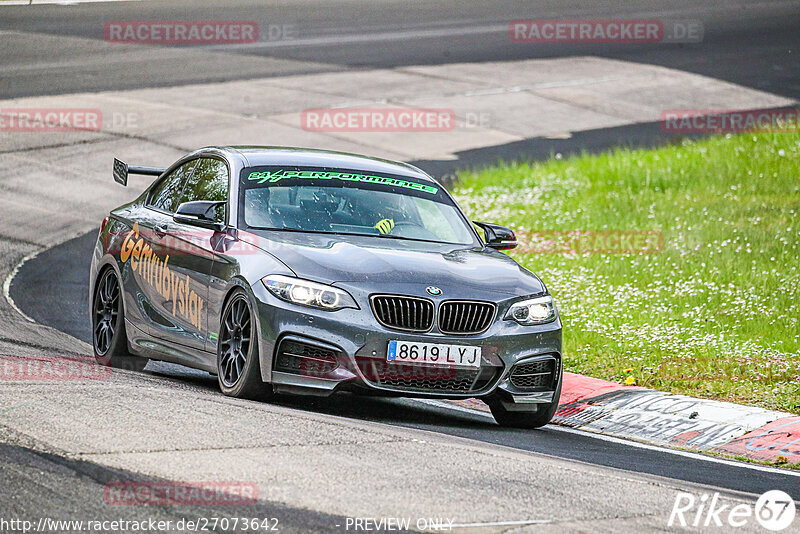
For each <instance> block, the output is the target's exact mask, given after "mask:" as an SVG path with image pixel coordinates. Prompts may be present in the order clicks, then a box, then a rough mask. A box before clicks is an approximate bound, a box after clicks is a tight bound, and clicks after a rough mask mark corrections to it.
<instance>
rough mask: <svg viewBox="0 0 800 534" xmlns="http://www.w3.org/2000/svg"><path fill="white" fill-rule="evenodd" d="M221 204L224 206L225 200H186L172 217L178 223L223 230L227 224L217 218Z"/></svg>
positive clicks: (217, 230) (218, 230) (216, 230)
mask: <svg viewBox="0 0 800 534" xmlns="http://www.w3.org/2000/svg"><path fill="white" fill-rule="evenodd" d="M220 206H223V207H224V206H225V202H213V201H210V200H195V201H193V202H184V203H183V204H181V205H180V206H178V211H176V212H175V215H173V216H172V219H173V220H174V221H175V222H177V223H181V224H189V225H191V226H199V227H200V228H208V229H209V230H214V231H215V232H221V231H222V230H223V229H224V228H225V224H223V223H222V222H220V221H218V220H217V218H216V213H217V210H218V209H219V208H220Z"/></svg>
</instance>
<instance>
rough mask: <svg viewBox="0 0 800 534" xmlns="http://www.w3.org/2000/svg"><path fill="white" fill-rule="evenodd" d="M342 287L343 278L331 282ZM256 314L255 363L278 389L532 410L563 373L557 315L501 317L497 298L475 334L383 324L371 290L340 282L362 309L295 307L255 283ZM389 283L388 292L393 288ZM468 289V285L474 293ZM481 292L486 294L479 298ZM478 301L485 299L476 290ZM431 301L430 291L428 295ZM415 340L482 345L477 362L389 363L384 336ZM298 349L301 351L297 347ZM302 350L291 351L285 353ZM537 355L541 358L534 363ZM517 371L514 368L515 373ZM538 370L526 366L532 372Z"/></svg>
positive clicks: (502, 305) (405, 290)
mask: <svg viewBox="0 0 800 534" xmlns="http://www.w3.org/2000/svg"><path fill="white" fill-rule="evenodd" d="M337 285H339V286H345V284H337ZM424 287H425V286H422V287H421V288H409V287H408V286H404V287H402V288H399V287H398V288H391V287H389V288H385V287H382V292H384V291H383V290H388V291H387V292H394V293H397V294H409V295H413V294H415V292H416V294H419V292H420V290H424ZM252 289H253V293H254V295H255V297H256V300H257V305H258V312H259V317H260V329H261V337H260V344H259V347H260V363H261V372H262V379H263V380H264V381H265V382H271V383H272V385H273V388H274V389H275V391H276V392H279V393H281V392H285V393H295V394H311V395H322V396H326V395H330V394H331V393H333V392H334V391H337V390H342V389H348V390H360V391H368V392H370V393H372V394H380V395H387V396H407V397H427V398H450V399H458V398H472V397H477V398H486V397H489V396H493V397H499V398H501V399H502V400H503V402H504V403H512V404H514V405H515V406H517V407H518V408H517V409H526V408H527V409H530V410H534V409H535V406H536V405H538V404H543V403H546V404H549V403H551V402H553V400H554V396H555V391H556V390H557V388H558V385H559V381H560V377H561V370H562V369H561V367H562V365H561V322H560V319H556V320H555V321H554V322H552V323H548V324H545V325H538V326H520V325H519V324H517V323H516V322H514V321H509V320H503V317H504V316H505V312H506V310H507V309H508V307H509V306H510V304H511V303H512V302H513V301H516V300H518V299H517V298H514V297H509V298H508V299H507V300H504V301H500V302H498V301H497V298H496V295H493V297H494V298H493V299H492V300H493V301H494V302H497V307H498V310H497V316H496V318H495V320H494V322H493V323H492V324H491V326H490V327H489V328H488V330H486V331H485V332H483V333H481V334H478V335H446V334H442V333H440V332H438V330H437V328H436V327H435V326H434V328H433V329H432V330H431V331H430V332H427V333H409V332H403V331H399V330H394V329H391V328H387V327H384V326H382V325H381V324H380V323H379V322H378V321H377V319H376V318H375V316H374V315H373V312H372V309H371V308H370V306H369V293H367V292H365V291H361V290H360V289H359V288H358V287H352V286H345V289H347V291H348V292H350V294H351V295H353V297H354V298H355V299H356V302H358V304H359V306H361V309H359V310H354V309H343V310H339V311H335V312H328V311H322V310H315V309H312V308H307V307H302V306H297V305H294V304H290V303H287V302H284V301H281V300H279V299H277V298H276V297H274V296H273V295H272V294H271V293H269V291H267V289H266V288H264V287H263V285H262V284H261V283H260V282H259V283H257V284H254V285H253V286H252ZM392 289H394V291H392ZM473 295H474V292H473ZM481 297H484V298H481ZM473 298H475V299H477V300H488V298H486V296H484V295H474V297H473ZM431 300H433V301H436V300H437V299H436V298H431ZM392 340H398V341H418V342H427V343H445V344H453V345H473V346H474V345H477V346H480V347H481V351H482V361H481V366H480V369H479V370H477V371H474V372H468V371H467V370H463V369H459V370H456V369H453V368H447V367H432V366H410V365H407V364H400V365H398V364H395V363H393V362H387V358H386V353H387V347H388V344H389V342H390V341H392ZM298 352H303V354H297V353H298ZM287 354H288V355H294V356H303V357H302V358H292V357H287V356H286V355H287ZM537 362H539V363H537ZM529 363H535V365H534V366H533V367H531V366H528V367H526V369H533V370H534V371H536V370H538V369H536V368H535V367H537V366H541V365H544V364H545V363H546V365H545V367H546V369H543V370H547V371H549V372H550V374H551V378H550V379H549V380H548V379H547V377H546V376H544V374H546V373H542V374H541V378H542V379H541V380H539V379H538V378H533V379H532V378H525V379H524V380H523V379H522V378H520V377H517V376H515V371H518V370H519V369H520V368H521V367H520V366H521V365H522V364H529ZM517 374H518V373H517ZM533 375H536V373H527V376H528V377H532V376H533Z"/></svg>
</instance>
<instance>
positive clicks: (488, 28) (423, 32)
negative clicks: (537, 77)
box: [203, 24, 508, 50]
mask: <svg viewBox="0 0 800 534" xmlns="http://www.w3.org/2000/svg"><path fill="white" fill-rule="evenodd" d="M487 33H508V24H491V25H484V26H472V27H470V26H460V27H454V28H432V29H420V30H395V31H382V30H376V31H375V32H374V33H366V34H364V33H359V34H348V35H332V36H326V37H307V38H303V39H282V40H275V41H257V42H255V43H241V44H220V45H207V46H204V47H203V48H208V49H211V50H213V49H221V50H260V49H267V48H287V47H301V46H319V45H342V44H356V43H375V42H386V41H406V40H416V39H431V38H436V37H458V36H461V35H476V34H477V35H481V34H487Z"/></svg>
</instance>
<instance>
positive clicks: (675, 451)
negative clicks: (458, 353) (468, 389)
mask: <svg viewBox="0 0 800 534" xmlns="http://www.w3.org/2000/svg"><path fill="white" fill-rule="evenodd" d="M415 400H416V401H417V402H422V403H425V404H429V405H431V406H437V407H440V408H445V409H448V410H454V411H457V412H465V413H469V414H472V415H478V416H481V417H485V418H486V419H489V420H492V421H494V418H493V417H492V415H491V414H489V413H487V412H483V411H481V410H473V409H470V408H465V407H463V406H459V405H457V404H450V403H448V402H445V401H439V400H432V399H415ZM547 428H548V429H550V430H555V431H557V432H566V433H568V434H578V435H581V436H587V437H590V438H594V439H599V440H603V441H608V442H609V443H615V444H618V445H625V446H627V447H636V448H637V449H645V450H649V451H655V452H663V453H665V454H672V455H675V456H682V457H684V458H692V459H693V460H702V461H704V462H712V463H716V464H723V465H727V466H730V467H740V468H742V469H751V470H753V471H762V472H764V473H772V474H774V475H787V476H792V477H800V471H797V470H794V469H779V468H777V467H769V466H766V465H760V464H753V463H748V462H739V461H736V460H726V459H725V458H718V457H716V456H711V455H708V454H703V453H702V452H690V451H684V450H681V449H672V448H669V447H659V446H658V445H650V444H647V443H642V442H640V441H633V440H628V439H625V438H618V437H615V436H608V435H606V434H598V433H597V432H590V431H587V430H580V429H577V428H570V427H566V426H558V425H549V426H548V427H547Z"/></svg>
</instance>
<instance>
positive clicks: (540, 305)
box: [506, 295, 556, 325]
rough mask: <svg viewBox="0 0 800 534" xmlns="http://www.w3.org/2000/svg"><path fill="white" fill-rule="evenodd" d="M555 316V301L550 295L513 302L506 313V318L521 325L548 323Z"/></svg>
mask: <svg viewBox="0 0 800 534" xmlns="http://www.w3.org/2000/svg"><path fill="white" fill-rule="evenodd" d="M555 318H556V303H555V302H554V301H553V297H551V296H550V295H545V296H544V297H537V298H535V299H528V300H521V301H519V302H515V303H514V304H512V305H511V308H509V310H508V313H507V314H506V319H514V320H515V321H516V322H518V323H519V324H521V325H532V324H542V323H549V322H550V321H552V320H554V319H555Z"/></svg>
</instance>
